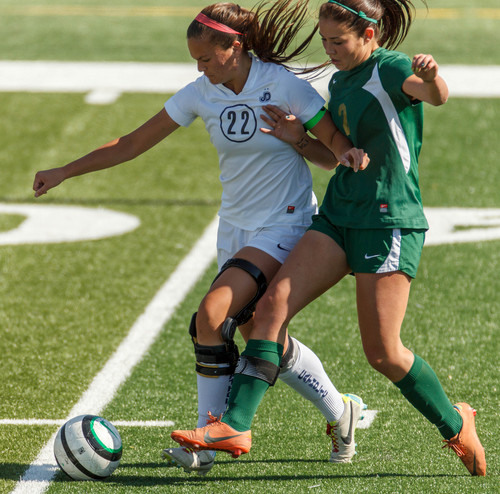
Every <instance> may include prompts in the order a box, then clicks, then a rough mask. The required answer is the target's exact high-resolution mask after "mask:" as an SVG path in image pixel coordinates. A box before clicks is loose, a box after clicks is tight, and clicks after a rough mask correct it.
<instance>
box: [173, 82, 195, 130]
mask: <svg viewBox="0 0 500 494" xmlns="http://www.w3.org/2000/svg"><path fill="white" fill-rule="evenodd" d="M196 82H197V81H195V82H192V83H191V84H188V85H187V86H185V87H184V88H182V89H181V90H180V91H178V92H177V93H175V94H174V95H173V96H172V97H171V98H170V99H168V100H167V101H166V102H165V110H166V112H167V113H168V115H169V116H170V118H171V119H172V120H173V121H174V122H175V123H176V124H178V125H181V126H182V127H189V126H190V125H191V124H192V123H193V121H194V120H195V119H196V117H198V111H197V103H198V101H199V100H200V93H199V89H198V85H197V84H196Z"/></svg>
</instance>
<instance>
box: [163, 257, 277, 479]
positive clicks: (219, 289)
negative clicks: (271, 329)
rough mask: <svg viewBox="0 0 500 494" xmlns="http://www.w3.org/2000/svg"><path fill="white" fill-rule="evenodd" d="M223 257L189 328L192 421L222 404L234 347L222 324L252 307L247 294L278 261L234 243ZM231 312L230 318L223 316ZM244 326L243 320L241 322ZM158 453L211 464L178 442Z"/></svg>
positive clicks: (192, 467) (188, 466) (202, 467)
mask: <svg viewBox="0 0 500 494" xmlns="http://www.w3.org/2000/svg"><path fill="white" fill-rule="evenodd" d="M219 254H220V251H219ZM225 257H227V256H224V255H219V264H223V266H222V267H221V270H220V272H219V275H218V276H217V278H216V279H215V280H214V282H213V284H212V286H211V287H210V290H209V292H208V293H207V294H206V296H205V297H204V298H203V300H202V302H201V303H200V306H199V308H198V312H197V313H196V318H195V319H194V320H193V321H192V323H191V328H190V334H191V336H192V337H193V343H194V350H195V356H196V372H197V388H198V423H197V426H198V427H203V426H205V425H206V424H207V423H209V422H210V420H211V419H210V417H211V416H215V417H218V416H220V415H221V414H222V413H223V412H224V410H225V408H226V404H227V398H228V394H229V389H230V387H231V382H232V378H233V372H234V369H235V366H236V362H237V358H238V350H237V347H236V344H235V342H234V340H233V339H232V337H230V338H227V337H226V338H223V336H222V332H221V330H222V327H223V326H224V325H225V323H227V322H234V327H232V325H230V326H231V327H232V330H234V329H235V328H236V324H237V323H239V322H240V321H242V320H245V319H246V317H248V315H245V314H243V315H241V317H238V315H239V314H241V311H242V309H244V308H245V307H250V308H249V312H250V313H251V312H253V309H252V307H251V306H252V303H251V302H252V300H254V299H255V298H256V296H258V294H259V293H262V292H263V291H264V290H265V279H270V278H272V276H273V275H274V274H275V272H276V271H277V270H278V269H279V267H280V266H281V263H280V262H278V261H277V260H276V259H274V258H273V257H272V256H270V255H268V254H267V253H265V252H263V251H261V250H259V249H257V248H254V247H244V248H243V249H240V250H239V251H238V252H237V253H236V254H235V256H234V257H233V258H231V261H229V262H228V264H226V263H225V262H224V261H226V259H225ZM245 262H246V264H245ZM228 266H229V267H228ZM263 284H264V286H263ZM244 312H245V311H244ZM233 317H234V318H236V319H235V320H234V321H233V320H232V319H228V318H233ZM245 326H248V324H243V325H242V327H243V328H245ZM225 334H226V333H225ZM209 413H210V416H209ZM207 454H210V455H211V458H212V463H211V465H209V458H208V457H207V458H202V456H203V455H205V456H207ZM163 456H164V458H165V459H167V461H168V462H169V464H170V465H171V466H179V467H183V468H184V470H185V471H187V472H191V471H196V472H198V473H199V474H205V473H207V472H208V470H209V469H210V468H211V467H212V466H213V458H214V456H215V452H212V451H210V452H204V453H203V454H201V455H198V453H196V452H193V451H189V450H187V449H184V448H169V449H166V450H164V451H163Z"/></svg>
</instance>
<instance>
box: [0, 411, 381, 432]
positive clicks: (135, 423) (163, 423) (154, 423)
mask: <svg viewBox="0 0 500 494" xmlns="http://www.w3.org/2000/svg"><path fill="white" fill-rule="evenodd" d="M377 413H378V410H363V416H364V417H363V420H360V421H359V422H358V425H357V428H358V429H368V427H370V426H371V425H372V423H373V421H374V420H375V416H376V415H377ZM66 420H67V419H0V425H23V426H26V425H58V426H61V425H63V424H64V423H65V422H66ZM112 422H113V425H115V426H116V427H173V426H174V425H175V424H174V422H173V421H172V420H113V421H112Z"/></svg>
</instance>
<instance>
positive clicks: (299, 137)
mask: <svg viewBox="0 0 500 494" xmlns="http://www.w3.org/2000/svg"><path fill="white" fill-rule="evenodd" d="M263 109H264V111H265V112H266V114H267V115H261V118H262V120H264V122H266V123H267V124H268V125H269V126H270V127H271V129H267V128H261V131H262V132H264V133H267V134H270V135H273V136H275V137H276V138H278V139H280V140H282V141H285V142H288V143H289V144H291V145H292V146H293V147H294V148H295V150H296V151H297V152H299V153H300V154H301V155H302V156H304V157H305V158H306V159H308V160H309V161H311V163H314V164H315V165H316V166H319V167H320V168H323V169H325V170H333V169H334V168H336V167H337V166H338V164H339V162H340V163H341V164H342V165H344V166H347V167H349V166H351V163H352V164H353V165H354V166H353V168H354V169H355V171H357V170H358V168H360V169H364V168H366V166H367V165H368V162H369V159H368V160H366V159H365V156H366V155H365V153H363V151H362V150H358V149H356V148H352V144H351V142H350V141H349V140H348V139H347V138H345V137H344V136H343V135H342V134H340V133H339V136H335V137H331V139H332V140H333V139H335V138H336V139H341V141H342V142H339V143H337V142H336V143H335V146H336V147H338V148H340V149H343V148H344V146H345V152H343V153H342V154H341V155H339V157H336V155H335V154H334V153H333V151H332V150H331V149H332V148H330V149H329V148H327V147H326V145H324V143H323V142H322V141H321V140H319V139H314V138H313V137H311V136H310V135H309V134H308V133H307V132H306V131H305V129H304V126H303V125H302V123H301V121H300V120H299V119H298V118H297V117H296V116H295V115H290V114H287V113H286V112H284V111H283V110H282V109H281V108H279V107H277V106H275V105H266V106H264V107H263ZM323 118H324V117H323ZM330 122H331V124H332V126H333V127H334V124H333V122H332V121H331V118H330ZM335 129H336V127H335ZM365 162H366V164H365ZM358 164H359V167H358Z"/></svg>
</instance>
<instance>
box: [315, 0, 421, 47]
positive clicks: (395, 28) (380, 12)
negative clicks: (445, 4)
mask: <svg viewBox="0 0 500 494" xmlns="http://www.w3.org/2000/svg"><path fill="white" fill-rule="evenodd" d="M422 2H423V3H424V5H425V6H426V7H427V3H426V1H425V0H422ZM340 3H342V4H343V5H345V6H346V7H349V8H350V9H352V10H354V11H356V12H364V13H365V14H366V17H369V18H371V19H375V20H377V21H378V22H377V23H376V24H375V23H373V22H371V21H369V20H367V19H366V18H365V16H359V15H357V14H355V13H353V12H351V11H350V10H347V9H345V8H343V7H342V6H340V5H337V4H336V3H324V4H323V5H321V7H320V11H319V17H320V18H324V19H334V20H336V21H338V22H341V23H343V24H346V25H348V26H349V28H350V29H351V30H352V31H354V32H355V33H357V34H358V36H362V35H363V33H364V31H365V29H366V28H367V27H372V28H374V30H375V36H376V37H377V41H378V44H379V45H380V46H385V47H386V48H388V49H394V48H396V47H397V46H398V45H400V44H401V43H402V41H403V40H404V39H405V38H406V35H407V34H408V31H409V29H410V25H411V23H412V22H413V19H414V16H415V6H414V5H413V3H412V2H411V0H341V1H340Z"/></svg>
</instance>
